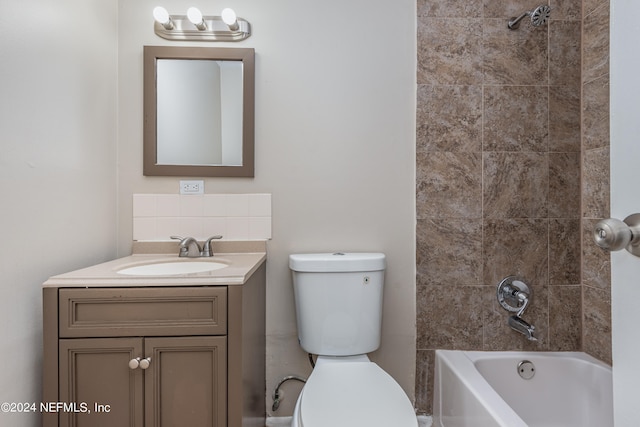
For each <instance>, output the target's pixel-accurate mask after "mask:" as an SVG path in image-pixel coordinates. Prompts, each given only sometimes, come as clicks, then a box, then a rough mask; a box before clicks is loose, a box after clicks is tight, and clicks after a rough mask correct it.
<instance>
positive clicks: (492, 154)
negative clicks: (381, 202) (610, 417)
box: [416, 0, 611, 413]
mask: <svg viewBox="0 0 640 427" xmlns="http://www.w3.org/2000/svg"><path fill="white" fill-rule="evenodd" d="M588 3H589V2H585V18H584V29H585V33H586V32H587V31H593V34H592V35H591V39H590V38H589V35H588V34H585V37H584V48H585V49H587V48H589V50H588V51H587V52H585V54H584V58H583V57H582V56H583V55H582V48H583V45H582V27H583V14H582V13H583V12H582V2H581V0H552V1H551V2H550V3H549V4H550V6H551V7H552V12H551V13H552V19H551V21H550V22H549V23H548V25H546V26H543V27H538V28H535V27H532V26H531V25H529V23H528V22H526V20H525V21H523V23H522V25H521V26H520V28H519V29H518V30H516V31H511V30H509V29H508V28H507V21H508V20H509V19H510V18H511V17H513V16H517V15H520V14H521V13H522V12H523V11H526V10H533V9H534V8H535V7H537V6H538V5H539V4H541V2H538V1H535V0H533V1H531V0H526V1H525V0H450V1H446V2H443V1H441V0H417V8H418V9H417V19H418V25H417V37H418V41H417V46H418V69H417V81H418V92H417V130H416V132H417V183H416V193H417V218H418V224H417V268H418V274H417V296H416V303H417V348H418V351H417V373H416V406H417V408H418V410H419V411H420V412H426V413H431V409H432V408H431V398H432V387H433V381H432V379H433V357H434V351H435V349H441V348H442V349H472V350H520V349H522V350H581V349H583V348H584V349H585V350H586V351H589V352H590V353H592V354H594V355H596V356H598V357H600V358H602V359H604V360H610V351H611V350H610V321H608V320H607V319H608V318H610V315H609V317H608V318H607V316H608V314H607V310H608V306H607V304H609V303H608V301H609V299H610V298H609V296H608V285H607V283H608V281H609V278H608V273H607V272H606V271H605V272H604V273H603V271H602V269H601V266H602V265H606V266H608V264H606V260H603V258H605V257H603V254H602V253H601V252H599V251H598V250H597V249H596V248H594V247H593V245H592V244H591V243H590V242H587V237H588V238H590V234H589V233H590V228H589V227H590V226H591V225H592V224H589V222H590V221H594V220H596V219H597V218H600V217H604V216H607V215H606V214H604V213H605V212H604V211H605V210H606V213H608V169H607V168H605V164H606V165H608V127H607V128H606V129H604V128H603V126H604V125H603V123H602V120H604V119H606V120H608V107H607V111H604V105H603V104H606V105H607V106H608V103H607V101H608V78H607V79H606V80H607V86H606V87H605V86H604V81H605V79H603V78H602V77H603V75H602V72H604V70H605V69H606V70H607V73H608V63H607V64H606V65H604V64H603V63H602V55H598V54H596V53H595V52H592V51H591V46H592V45H593V47H594V49H596V50H598V51H599V52H606V53H607V54H608V45H607V46H606V47H603V46H602V40H601V38H602V37H601V34H600V33H601V32H602V31H603V28H602V21H601V20H598V19H596V17H595V16H594V17H593V19H592V20H591V21H590V20H589V15H588V14H587V13H586V12H587V11H589V10H590V5H589V4H588ZM591 3H593V7H592V9H593V10H594V13H595V11H596V9H597V11H599V12H603V10H604V8H603V7H600V6H601V5H600V2H599V1H598V2H596V1H595V0H592V2H591ZM596 3H597V4H596ZM606 12H607V14H608V3H607V5H606ZM590 25H591V27H590ZM606 30H607V32H608V20H607V25H606ZM598 34H600V36H598ZM590 43H591V44H590ZM607 43H608V41H607ZM590 55H591V56H593V59H591V61H592V66H591V67H589V68H585V70H584V71H583V66H582V62H583V59H584V61H585V63H587V62H588V61H589V60H590V59H589V58H590ZM598 70H600V72H598ZM583 74H585V75H593V78H592V79H591V80H587V79H584V85H583V77H582V76H583ZM607 77H608V74H607ZM589 83H592V86H589ZM583 86H584V88H583ZM583 90H584V96H581V92H582V91H583ZM605 94H606V100H605V99H603V97H604V96H605ZM581 123H582V126H583V127H584V130H583V133H584V134H582V133H581ZM605 134H606V140H607V142H606V146H607V147H606V152H607V155H606V156H605V155H604V154H603V152H604V150H605V149H604V148H603V142H604V139H605ZM596 141H597V142H596ZM583 144H584V148H583ZM589 144H595V147H592V146H590V145H589ZM581 164H583V166H582V167H584V172H583V173H584V176H583V177H582V180H581ZM583 193H584V197H581V195H582V194H583ZM605 198H606V199H607V203H606V206H605V205H600V199H605ZM590 205H593V206H594V209H593V210H589V206H590ZM583 218H584V221H582V220H583ZM583 222H584V224H583ZM583 230H584V231H583ZM587 231H588V233H587ZM583 234H584V236H583ZM583 241H584V242H585V243H584V244H582V242H583ZM583 246H584V248H583ZM581 260H583V261H581ZM587 264H588V265H587ZM582 266H584V267H583V268H581V267H582ZM511 274H516V275H519V276H522V277H524V278H525V280H526V281H527V282H528V283H529V284H530V285H531V286H532V287H533V293H534V296H533V301H532V304H531V306H530V308H529V309H528V310H527V312H526V313H525V319H526V320H527V321H529V322H531V323H532V324H534V325H535V326H536V335H537V337H538V339H539V341H538V342H536V343H531V342H528V341H527V340H526V339H525V338H524V337H523V336H522V335H519V334H518V333H516V332H514V331H512V330H511V329H510V328H509V327H508V326H507V323H506V322H507V317H508V315H509V314H510V313H507V312H506V311H505V310H504V309H502V308H501V307H500V306H499V305H498V303H497V301H496V298H495V286H496V284H497V283H498V282H499V281H500V280H501V279H502V278H503V277H505V276H508V275H511ZM583 275H584V276H585V278H584V281H583V279H582V276H583ZM592 276H593V279H592V281H591V282H590V281H589V280H588V279H590V278H591V277H592ZM583 283H584V285H583ZM583 292H584V301H585V305H584V309H583ZM583 316H584V320H583ZM607 322H609V323H607ZM607 339H608V340H609V342H607Z"/></svg>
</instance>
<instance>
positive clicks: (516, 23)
mask: <svg viewBox="0 0 640 427" xmlns="http://www.w3.org/2000/svg"><path fill="white" fill-rule="evenodd" d="M526 16H531V12H530V11H527V12H525V13H523V14H522V15H520V16H518V17H517V18H511V21H509V23H508V24H507V26H508V27H509V29H510V30H515V29H517V28H518V27H519V26H520V21H522V20H523V19H524V18H525V17H526Z"/></svg>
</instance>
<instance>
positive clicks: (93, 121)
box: [0, 0, 117, 427]
mask: <svg viewBox="0 0 640 427" xmlns="http://www.w3.org/2000/svg"><path fill="white" fill-rule="evenodd" d="M0 10H1V11H2V15H1V16H0V63H1V64H2V65H1V66H0V94H2V96H0V130H1V132H2V133H1V134H0V197H1V198H2V200H1V201H0V224H1V230H2V240H3V243H2V244H1V245H0V272H2V279H1V280H0V295H2V297H0V325H2V326H1V327H0V366H2V369H0V402H39V401H40V399H41V397H40V396H41V386H40V384H41V366H42V365H41V359H42V332H41V331H42V302H41V301H42V298H41V290H40V289H41V285H42V282H44V281H45V280H46V279H47V278H48V277H49V276H51V275H54V274H59V273H62V272H65V271H69V270H73V269H76V268H80V267H84V266H88V265H91V264H95V263H98V262H102V261H105V260H107V259H112V258H114V257H115V255H116V234H117V233H116V125H117V121H116V120H117V117H116V107H117V105H116V94H117V74H116V73H117V67H116V61H117V50H116V49H117V2H116V1H115V0H59V1H55V2H51V1H45V0H21V1H9V0H1V1H0ZM0 425H11V426H15V427H23V426H30V427H35V426H38V425H40V416H39V414H36V413H20V414H5V413H0Z"/></svg>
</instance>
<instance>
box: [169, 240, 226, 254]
mask: <svg viewBox="0 0 640 427" xmlns="http://www.w3.org/2000/svg"><path fill="white" fill-rule="evenodd" d="M171 238H172V239H176V240H180V246H179V247H180V253H179V254H178V256H179V257H188V258H199V257H212V256H213V250H212V248H211V241H212V240H214V239H222V236H211V237H209V238H208V239H207V241H206V242H204V245H203V248H202V249H200V245H199V244H198V241H197V240H196V239H194V238H193V237H180V236H171Z"/></svg>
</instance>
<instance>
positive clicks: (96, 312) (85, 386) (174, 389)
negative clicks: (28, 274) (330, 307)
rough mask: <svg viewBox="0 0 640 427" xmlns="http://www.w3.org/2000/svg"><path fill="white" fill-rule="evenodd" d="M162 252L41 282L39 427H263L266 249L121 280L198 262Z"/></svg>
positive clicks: (258, 245)
mask: <svg viewBox="0 0 640 427" xmlns="http://www.w3.org/2000/svg"><path fill="white" fill-rule="evenodd" d="M225 243H227V244H229V243H230V242H220V247H224V246H225ZM169 245H170V247H171V248H172V251H171V252H172V253H168V252H167V253H164V254H163V253H144V254H140V253H134V255H131V256H129V257H125V258H120V259H117V260H115V261H110V262H107V263H103V264H99V265H96V266H93V267H89V268H85V269H82V270H77V271H73V272H70V273H66V274H62V275H59V276H54V277H52V278H50V279H49V280H47V281H46V282H45V283H44V285H43V310H44V311H43V326H44V332H43V333H44V357H43V364H44V368H43V399H42V401H43V402H44V403H45V404H46V405H45V407H46V409H47V410H46V411H43V413H42V420H43V424H42V425H43V426H44V427H54V426H55V427H58V426H59V427H68V426H75V427H85V426H86V427H101V426H105V427H106V426H109V427H113V426H118V427H143V426H148V427H151V426H154V427H174V426H190V427H191V426H192V427H197V426H202V427H205V426H206V427H209V426H217V427H223V426H229V427H240V426H243V425H260V426H262V425H264V417H265V403H264V401H265V372H264V368H265V329H264V324H265V322H264V319H265V280H266V279H265V271H266V263H265V261H266V254H265V247H264V246H265V245H264V242H249V244H248V248H247V247H244V248H243V249H244V250H247V249H248V251H247V252H221V253H218V252H216V255H215V256H214V257H212V258H211V259H210V261H212V262H213V261H215V262H216V263H218V265H219V264H220V263H222V264H224V265H225V267H224V268H219V266H218V267H216V269H215V270H211V271H201V272H197V273H172V274H166V273H163V274H159V273H158V274H156V273H154V272H153V270H152V271H151V273H150V272H149V271H145V270H139V271H144V272H143V273H142V275H137V274H136V275H130V274H123V273H119V272H121V271H127V270H125V269H129V270H128V271H134V272H135V271H136V270H135V268H137V267H139V266H145V267H148V266H150V268H152V269H153V268H154V266H155V265H164V266H168V265H174V264H175V265H177V266H178V267H181V265H182V263H195V262H198V263H202V262H203V258H196V259H185V258H180V259H178V255H177V249H176V248H177V246H176V244H169V243H167V244H166V245H164V246H163V247H169ZM227 246H228V248H231V249H237V248H238V245H237V244H236V245H235V246H234V245H233V244H231V245H227ZM148 249H149V248H145V249H144V250H147V251H148ZM173 249H175V251H173ZM218 249H219V248H218ZM135 250H136V249H135V247H134V252H135ZM207 261H208V260H207ZM132 267H134V269H133V270H131V269H132ZM50 403H54V405H51V404H50Z"/></svg>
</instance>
